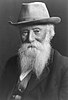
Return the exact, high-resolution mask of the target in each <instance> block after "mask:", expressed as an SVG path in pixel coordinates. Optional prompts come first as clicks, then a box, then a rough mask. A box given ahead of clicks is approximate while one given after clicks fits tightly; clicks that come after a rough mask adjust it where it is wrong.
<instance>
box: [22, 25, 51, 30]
mask: <svg viewBox="0 0 68 100" xmlns="http://www.w3.org/2000/svg"><path fill="white" fill-rule="evenodd" d="M48 26H49V25H32V26H24V27H22V26H21V27H20V29H22V30H26V29H28V30H31V29H40V30H47V29H48Z"/></svg>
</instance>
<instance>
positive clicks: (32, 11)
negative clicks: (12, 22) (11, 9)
mask: <svg viewBox="0 0 68 100" xmlns="http://www.w3.org/2000/svg"><path fill="white" fill-rule="evenodd" d="M46 18H50V16H49V12H48V10H47V7H46V5H45V4H44V3H42V2H32V3H22V7H21V11H20V15H19V18H18V22H20V21H32V20H40V19H46Z"/></svg>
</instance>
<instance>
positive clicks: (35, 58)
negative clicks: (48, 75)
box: [18, 41, 51, 78]
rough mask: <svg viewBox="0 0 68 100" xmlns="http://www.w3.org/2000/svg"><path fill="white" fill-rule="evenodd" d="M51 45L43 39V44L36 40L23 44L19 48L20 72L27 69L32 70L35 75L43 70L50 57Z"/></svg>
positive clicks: (38, 75) (38, 74)
mask: <svg viewBox="0 0 68 100" xmlns="http://www.w3.org/2000/svg"><path fill="white" fill-rule="evenodd" d="M50 51H51V46H50V43H49V42H47V41H45V43H44V45H41V44H40V43H38V42H35V43H33V44H23V45H22V46H21V48H20V49H19V51H18V53H19V57H20V66H21V73H25V72H26V71H28V70H33V71H34V72H35V74H36V76H37V78H39V77H40V75H41V74H42V72H43V69H44V68H45V67H46V66H47V64H48V60H49V59H50Z"/></svg>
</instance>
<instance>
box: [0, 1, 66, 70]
mask: <svg viewBox="0 0 68 100" xmlns="http://www.w3.org/2000/svg"><path fill="white" fill-rule="evenodd" d="M31 1H32V2H33V1H43V2H46V5H47V8H48V10H49V12H50V16H59V17H61V20H62V21H61V23H60V24H57V25H56V27H55V31H56V35H55V37H54V39H53V41H52V46H53V47H54V48H55V49H57V50H58V51H59V52H60V53H61V54H62V55H65V56H68V29H67V27H68V12H67V10H68V8H67V6H68V2H67V0H0V70H1V69H2V68H3V67H4V66H5V63H6V61H7V60H8V59H9V58H10V57H11V56H13V55H15V54H16V53H17V50H18V48H19V44H20V37H19V30H18V29H17V28H16V27H14V26H11V25H9V24H8V21H9V20H12V21H14V22H16V21H17V18H18V15H19V11H20V9H21V4H22V2H31Z"/></svg>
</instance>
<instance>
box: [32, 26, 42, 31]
mask: <svg viewBox="0 0 68 100" xmlns="http://www.w3.org/2000/svg"><path fill="white" fill-rule="evenodd" d="M32 29H33V30H34V29H39V30H41V28H39V27H34V28H32Z"/></svg>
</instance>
